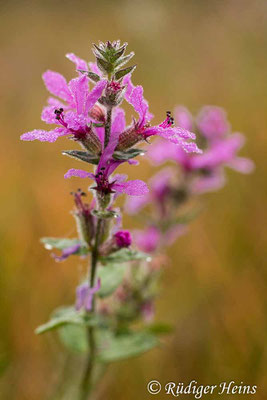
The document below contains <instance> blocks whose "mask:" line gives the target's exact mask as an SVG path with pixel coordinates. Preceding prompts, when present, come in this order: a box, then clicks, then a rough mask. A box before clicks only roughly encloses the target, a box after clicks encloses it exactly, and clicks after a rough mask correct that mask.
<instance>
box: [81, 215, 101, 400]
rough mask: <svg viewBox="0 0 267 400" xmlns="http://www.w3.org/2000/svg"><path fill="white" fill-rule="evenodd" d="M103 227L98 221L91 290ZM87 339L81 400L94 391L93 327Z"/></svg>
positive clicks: (92, 262)
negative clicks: (87, 349) (87, 350)
mask: <svg viewBox="0 0 267 400" xmlns="http://www.w3.org/2000/svg"><path fill="white" fill-rule="evenodd" d="M101 225H102V220H101V219H98V221H97V228H96V234H95V243H94V247H93V249H92V254H91V270H90V276H89V286H90V288H92V287H93V286H94V284H95V276H96V269H97V262H98V246H99V239H100V232H101ZM94 312H95V300H94V298H93V303H92V310H91V313H94ZM87 337H88V347H89V353H88V357H87V362H86V366H85V370H84V374H83V378H82V382H81V396H80V400H87V399H88V396H89V393H90V391H91V389H92V377H93V371H94V366H95V355H96V342H95V332H94V327H93V326H89V327H88V330H87Z"/></svg>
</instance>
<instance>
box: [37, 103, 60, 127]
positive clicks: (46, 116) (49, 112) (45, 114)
mask: <svg viewBox="0 0 267 400" xmlns="http://www.w3.org/2000/svg"><path fill="white" fill-rule="evenodd" d="M56 108H57V107H55V106H46V107H44V108H43V111H42V114H41V120H42V121H44V122H46V123H47V124H57V123H58V121H57V120H56V114H55V110H56Z"/></svg>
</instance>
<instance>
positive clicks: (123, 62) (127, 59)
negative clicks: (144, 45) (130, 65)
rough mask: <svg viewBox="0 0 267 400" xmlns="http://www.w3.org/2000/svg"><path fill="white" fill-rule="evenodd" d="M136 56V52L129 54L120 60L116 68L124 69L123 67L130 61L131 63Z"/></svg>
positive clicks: (116, 63)
mask: <svg viewBox="0 0 267 400" xmlns="http://www.w3.org/2000/svg"><path fill="white" fill-rule="evenodd" d="M133 56H134V52H133V51H132V52H131V53H130V54H128V55H127V56H124V57H121V58H119V59H118V60H117V61H116V62H115V64H114V66H115V68H116V69H118V68H120V67H122V66H123V65H125V64H126V63H127V62H128V61H130V59H131V58H132V57H133Z"/></svg>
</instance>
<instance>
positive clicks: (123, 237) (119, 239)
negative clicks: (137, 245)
mask: <svg viewBox="0 0 267 400" xmlns="http://www.w3.org/2000/svg"><path fill="white" fill-rule="evenodd" d="M114 237H115V241H116V245H117V246H118V247H119V248H120V249H121V248H122V247H129V246H131V244H132V237H131V234H130V232H129V231H126V230H121V231H118V232H116V233H115V235H114Z"/></svg>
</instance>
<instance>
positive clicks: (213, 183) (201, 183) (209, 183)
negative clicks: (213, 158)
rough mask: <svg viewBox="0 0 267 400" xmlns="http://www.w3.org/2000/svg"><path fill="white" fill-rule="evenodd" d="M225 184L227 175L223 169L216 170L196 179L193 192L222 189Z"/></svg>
mask: <svg viewBox="0 0 267 400" xmlns="http://www.w3.org/2000/svg"><path fill="white" fill-rule="evenodd" d="M224 185H225V176H224V174H223V171H222V170H221V169H217V170H216V171H215V170H214V171H213V173H212V174H211V175H209V176H203V177H200V178H198V179H196V180H195V181H194V182H193V184H192V192H193V193H197V194H200V193H205V192H213V191H216V190H219V189H221V188H222V187H223V186H224Z"/></svg>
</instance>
